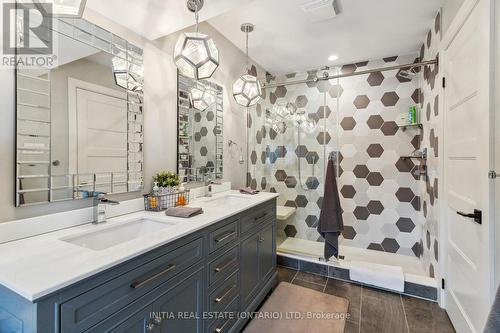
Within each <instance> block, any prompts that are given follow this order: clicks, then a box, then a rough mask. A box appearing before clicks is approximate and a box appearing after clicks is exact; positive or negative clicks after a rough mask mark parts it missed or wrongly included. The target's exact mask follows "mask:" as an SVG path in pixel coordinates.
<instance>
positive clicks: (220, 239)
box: [208, 219, 238, 253]
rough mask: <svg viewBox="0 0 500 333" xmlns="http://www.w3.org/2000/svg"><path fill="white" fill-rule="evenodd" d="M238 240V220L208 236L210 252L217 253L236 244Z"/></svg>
mask: <svg viewBox="0 0 500 333" xmlns="http://www.w3.org/2000/svg"><path fill="white" fill-rule="evenodd" d="M237 240H238V220H237V219H236V220H234V221H233V222H230V223H229V224H227V225H225V226H223V227H221V228H219V229H217V230H215V231H212V232H211V233H210V234H209V236H208V241H209V246H208V249H209V252H210V253H212V252H215V251H217V250H218V249H220V248H222V247H224V246H225V245H227V244H232V243H235V242H236V241H237Z"/></svg>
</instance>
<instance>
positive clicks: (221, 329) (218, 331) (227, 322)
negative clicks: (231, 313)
mask: <svg viewBox="0 0 500 333" xmlns="http://www.w3.org/2000/svg"><path fill="white" fill-rule="evenodd" d="M230 321H231V319H228V320H226V322H225V323H224V325H222V326H221V327H217V328H216V329H215V330H214V332H215V333H221V332H222V331H224V328H226V326H227V324H229V322H230Z"/></svg>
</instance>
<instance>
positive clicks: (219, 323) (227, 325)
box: [206, 298, 238, 333]
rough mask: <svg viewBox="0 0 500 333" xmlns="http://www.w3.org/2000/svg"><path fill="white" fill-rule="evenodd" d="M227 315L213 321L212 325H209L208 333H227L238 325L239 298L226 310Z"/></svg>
mask: <svg viewBox="0 0 500 333" xmlns="http://www.w3.org/2000/svg"><path fill="white" fill-rule="evenodd" d="M224 312H225V313H226V314H225V315H224V316H222V317H221V318H217V319H215V320H213V321H212V322H211V323H210V325H207V330H206V333H227V332H230V331H231V329H232V328H233V327H234V325H235V324H236V321H237V320H238V298H236V299H235V300H234V301H233V302H232V303H231V304H229V306H228V307H227V308H226V309H224Z"/></svg>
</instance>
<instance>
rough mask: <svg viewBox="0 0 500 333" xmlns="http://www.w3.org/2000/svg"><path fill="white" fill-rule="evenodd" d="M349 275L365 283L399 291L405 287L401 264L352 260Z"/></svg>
mask: <svg viewBox="0 0 500 333" xmlns="http://www.w3.org/2000/svg"><path fill="white" fill-rule="evenodd" d="M349 275H350V278H351V280H353V281H357V282H361V283H364V284H369V285H372V286H376V287H380V288H384V289H389V290H395V291H398V292H403V291H404V289H405V276H404V274H403V268H402V267H400V266H389V265H381V264H374V263H371V262H364V261H351V264H350V273H349Z"/></svg>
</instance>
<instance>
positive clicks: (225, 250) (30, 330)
mask: <svg viewBox="0 0 500 333" xmlns="http://www.w3.org/2000/svg"><path fill="white" fill-rule="evenodd" d="M186 223H189V221H188V220H186ZM275 239H276V200H275V199H273V200H269V201H268V202H266V203H264V204H261V205H259V206H257V207H253V208H251V209H248V210H247V211H244V212H241V213H239V214H236V215H234V216H232V217H230V218H227V219H225V220H222V221H220V222H217V223H215V224H213V225H210V226H208V227H206V228H204V229H202V230H199V231H196V232H193V233H192V234H190V235H188V236H185V237H183V238H181V239H179V240H176V241H173V242H171V243H169V244H166V245H164V246H160V247H158V248H156V249H154V250H152V251H150V252H148V253H145V254H143V255H140V256H138V257H136V258H133V259H131V260H128V261H127V262H125V263H122V264H119V265H116V266H114V267H112V268H110V269H107V270H105V271H103V272H101V273H99V274H96V275H94V276H91V277H88V278H86V279H84V280H82V281H80V282H78V283H75V284H73V285H71V286H68V287H66V288H63V289H61V290H59V291H57V292H54V293H52V294H50V295H47V296H44V297H42V298H39V299H37V300H35V301H34V302H30V301H28V300H27V299H25V298H23V297H22V296H20V295H17V294H16V293H15V292H13V291H11V290H9V289H7V288H5V287H4V286H1V285H0V333H6V332H8V333H107V332H109V333H163V332H166V333H237V332H240V331H241V329H242V328H243V326H244V325H245V323H246V321H247V319H246V318H238V317H237V316H232V317H230V318H221V317H220V316H219V317H211V316H210V315H211V314H212V313H213V312H215V313H219V312H227V313H233V314H235V313H238V312H251V311H255V309H256V308H257V306H258V305H259V304H260V303H261V302H262V301H263V300H264V298H265V296H266V295H267V294H268V293H269V291H270V290H271V289H272V288H273V287H274V286H275V285H276V283H277V271H276V241H275ZM207 315H208V317H207Z"/></svg>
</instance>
